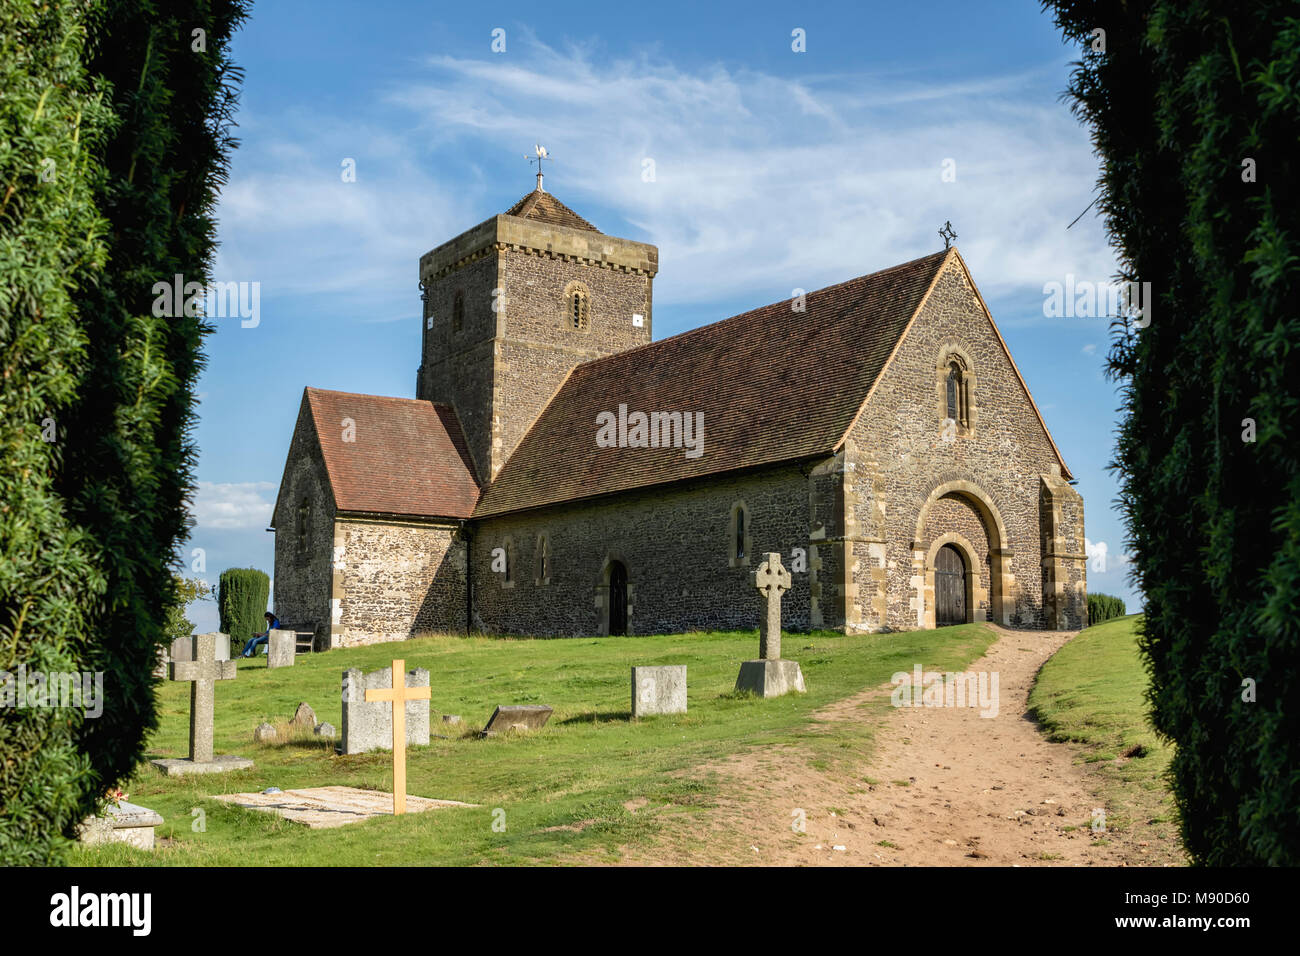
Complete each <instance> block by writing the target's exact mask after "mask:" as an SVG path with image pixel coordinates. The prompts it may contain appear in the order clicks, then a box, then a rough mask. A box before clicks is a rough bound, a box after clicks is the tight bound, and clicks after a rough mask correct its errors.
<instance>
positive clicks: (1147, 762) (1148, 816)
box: [1029, 614, 1175, 839]
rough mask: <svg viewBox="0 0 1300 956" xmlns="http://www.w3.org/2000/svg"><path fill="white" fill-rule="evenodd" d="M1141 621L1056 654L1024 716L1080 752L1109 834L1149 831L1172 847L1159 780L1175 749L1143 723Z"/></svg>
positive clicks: (1116, 624)
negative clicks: (1094, 775) (1093, 774)
mask: <svg viewBox="0 0 1300 956" xmlns="http://www.w3.org/2000/svg"><path fill="white" fill-rule="evenodd" d="M1140 617H1141V615H1138V614H1130V615H1129V616H1127V617H1121V618H1115V619H1113V620H1110V621H1106V622H1104V623H1102V624H1098V625H1095V626H1093V627H1089V628H1087V629H1086V630H1084V631H1082V632H1080V634H1079V636H1078V637H1076V638H1074V639H1073V640H1072V641H1070V642H1069V643H1068V644H1066V645H1065V646H1064V647H1062V648H1061V649H1060V650H1059V651H1057V652H1056V654H1055V655H1053V656H1052V658H1051V659H1050V660H1049V661H1048V662H1047V663H1046V664H1044V665H1043V667H1042V670H1041V671H1040V672H1039V674H1038V679H1037V681H1036V682H1035V684H1034V689H1033V690H1032V691H1031V692H1030V695H1029V711H1030V714H1031V715H1033V716H1034V717H1035V718H1036V719H1037V720H1038V721H1039V722H1040V723H1041V724H1042V726H1043V728H1044V730H1045V731H1046V732H1047V734H1048V737H1049V739H1051V740H1053V741H1069V742H1072V743H1078V744H1083V745H1084V759H1085V760H1086V761H1088V762H1090V763H1093V764H1094V765H1095V766H1096V768H1097V770H1098V771H1099V773H1100V774H1101V776H1102V780H1103V793H1104V796H1105V799H1106V825H1107V828H1108V829H1109V828H1118V829H1124V828H1125V827H1127V826H1130V825H1131V824H1133V823H1134V822H1139V823H1143V824H1154V825H1157V827H1158V830H1157V833H1156V835H1157V836H1159V837H1161V838H1164V839H1172V838H1175V837H1174V829H1173V827H1172V820H1173V819H1174V817H1173V813H1174V810H1173V800H1172V797H1171V795H1170V793H1169V788H1168V784H1167V783H1166V780H1165V772H1166V770H1167V768H1168V766H1169V762H1170V760H1171V759H1172V758H1173V747H1172V746H1171V745H1168V744H1166V743H1164V742H1163V741H1161V740H1160V738H1159V737H1158V736H1157V735H1156V733H1155V731H1154V730H1152V729H1151V723H1150V720H1149V719H1148V717H1147V711H1148V707H1147V702H1146V697H1145V694H1146V688H1147V684H1148V677H1147V674H1146V671H1145V669H1144V668H1143V666H1142V661H1141V658H1140V657H1139V655H1138V646H1137V631H1136V628H1137V623H1138V621H1139V619H1140Z"/></svg>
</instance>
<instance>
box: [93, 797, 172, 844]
mask: <svg viewBox="0 0 1300 956" xmlns="http://www.w3.org/2000/svg"><path fill="white" fill-rule="evenodd" d="M162 822H163V818H162V817H161V816H159V815H158V814H157V813H155V812H154V811H153V810H150V809H149V808H148V807H141V806H137V805H136V804H134V803H127V802H126V801H125V800H123V801H122V802H121V803H117V804H109V806H108V808H107V809H106V810H105V811H104V815H103V816H102V817H89V818H88V819H87V820H86V821H85V822H84V823H82V824H81V826H80V827H78V829H77V839H78V840H80V841H81V842H82V843H84V844H86V845H88V846H94V845H95V844H99V843H126V844H128V845H129V846H133V847H138V848H139V849H141V850H152V849H153V848H154V828H155V827H157V826H159V825H160V824H161V823H162Z"/></svg>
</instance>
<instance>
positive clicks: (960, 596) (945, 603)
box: [934, 544, 966, 627]
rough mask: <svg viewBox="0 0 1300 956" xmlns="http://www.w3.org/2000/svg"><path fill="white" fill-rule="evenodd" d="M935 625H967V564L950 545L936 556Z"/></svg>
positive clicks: (940, 550)
mask: <svg viewBox="0 0 1300 956" xmlns="http://www.w3.org/2000/svg"><path fill="white" fill-rule="evenodd" d="M934 623H935V626H936V627H948V626H949V625H952V624H965V623H966V562H965V561H963V560H962V556H961V552H960V551H958V550H957V549H956V548H954V547H953V546H952V545H950V544H945V545H944V546H943V547H942V548H940V549H939V553H938V554H937V555H935V561H934Z"/></svg>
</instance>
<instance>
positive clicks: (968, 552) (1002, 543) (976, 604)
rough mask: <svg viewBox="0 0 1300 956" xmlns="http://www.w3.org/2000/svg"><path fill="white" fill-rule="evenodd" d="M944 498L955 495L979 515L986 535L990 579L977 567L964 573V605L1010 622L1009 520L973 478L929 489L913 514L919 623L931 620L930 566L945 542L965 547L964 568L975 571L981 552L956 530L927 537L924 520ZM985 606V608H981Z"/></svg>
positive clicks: (979, 615)
mask: <svg viewBox="0 0 1300 956" xmlns="http://www.w3.org/2000/svg"><path fill="white" fill-rule="evenodd" d="M943 498H959V499H961V500H962V501H963V502H964V503H965V504H967V505H969V506H970V507H971V508H972V509H973V510H974V511H975V513H976V514H977V515H978V516H979V518H980V521H981V523H982V524H983V526H984V530H985V533H986V534H987V536H988V556H989V585H988V587H987V588H986V587H985V586H984V584H983V582H982V581H980V579H979V575H978V573H971V574H969V575H968V579H969V580H968V584H967V593H968V605H967V606H968V607H969V608H970V609H971V612H972V620H976V621H984V620H991V621H993V622H995V623H997V624H1002V625H1004V626H1005V625H1009V624H1011V617H1012V615H1013V613H1014V611H1015V606H1016V598H1015V593H1016V592H1015V586H1016V579H1015V572H1014V570H1013V563H1012V558H1013V557H1014V551H1013V550H1012V549H1011V548H1010V546H1009V540H1010V539H1009V538H1008V536H1007V526H1006V523H1005V522H1003V520H1002V515H1001V513H1000V512H999V510H998V507H997V505H995V504H994V503H993V500H992V498H990V497H989V495H988V494H987V493H986V492H985V491H984V489H982V488H980V487H979V486H978V485H977V484H975V483H974V482H971V481H965V480H957V481H945V482H943V483H942V484H940V485H939V486H938V487H936V488H935V489H934V490H933V491H931V492H930V494H929V496H928V497H927V498H926V501H925V504H923V505H922V506H921V510H920V512H919V513H918V514H917V517H916V533H915V534H914V535H913V538H912V569H913V574H912V608H913V610H914V611H915V612H916V615H917V618H916V623H917V627H923V628H932V627H934V626H935V607H934V571H935V556H936V555H937V554H938V551H939V549H940V548H941V547H943V546H944V545H945V544H952V545H954V546H956V547H957V548H958V549H959V550H961V551H963V553H964V554H963V556H964V557H965V558H966V562H967V565H966V566H967V568H969V569H970V570H971V571H972V572H976V571H977V569H979V568H980V567H981V566H982V564H983V560H982V556H981V555H979V554H977V549H976V548H975V547H974V545H972V544H971V542H970V541H969V540H968V539H966V538H965V537H963V536H962V535H960V534H958V533H956V532H946V533H944V534H940V535H937V536H936V537H935V538H934V540H933V541H927V540H925V537H924V536H925V523H926V518H927V517H928V516H929V514H930V511H931V510H932V509H933V508H934V506H935V504H936V502H938V501H940V500H941V499H943ZM985 607H987V611H986V610H985Z"/></svg>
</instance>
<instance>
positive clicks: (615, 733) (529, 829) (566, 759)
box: [70, 625, 993, 866]
mask: <svg viewBox="0 0 1300 956" xmlns="http://www.w3.org/2000/svg"><path fill="white" fill-rule="evenodd" d="M992 639H993V633H992V632H991V631H989V630H988V629H987V628H985V627H983V626H982V625H966V626H963V627H951V628H943V629H941V630H936V631H915V632H907V633H900V634H883V635H867V636H852V637H845V636H842V635H838V634H833V633H815V634H812V635H807V634H787V635H786V637H785V639H784V650H785V652H786V655H787V656H788V657H790V658H792V659H794V660H798V661H800V663H801V666H802V668H803V671H804V676H805V679H806V681H807V685H808V693H807V694H802V695H798V694H796V695H790V696H787V697H783V698H778V699H775V700H763V699H760V698H753V697H743V696H742V697H737V696H735V695H733V694H732V689H733V687H734V685H735V680H736V673H737V671H738V670H739V666H740V662H741V661H742V660H746V659H749V658H752V657H753V656H754V654H755V651H756V649H757V638H756V636H755V635H754V634H753V633H741V634H737V633H722V634H719V633H710V634H688V635H666V636H654V637H633V638H627V637H612V638H574V639H564V640H532V639H498V638H483V637H475V638H465V637H426V638H416V639H412V640H409V641H405V642H402V643H397V644H381V645H375V646H371V647H363V648H356V649H351V650H339V651H331V652H329V653H327V654H318V655H306V656H303V657H300V658H299V659H298V661H297V663H296V664H295V665H294V666H293V667H292V668H281V669H277V670H267V669H266V666H265V664H264V663H263V661H262V660H258V661H250V662H241V664H240V668H239V677H238V679H237V680H234V681H224V682H221V683H219V684H218V685H217V710H216V741H215V743H216V752H217V753H229V754H238V755H241V756H245V757H251V758H253V759H254V760H255V761H256V766H255V767H254V768H253V769H251V770H245V771H239V772H237V773H228V774H221V775H211V776H198V777H183V778H168V777H163V776H162V775H161V774H159V773H158V772H157V771H155V770H154V769H153V768H152V767H150V766H149V765H148V764H147V763H144V764H142V765H141V766H140V768H138V769H137V772H136V775H135V777H134V779H133V780H132V781H130V783H129V784H128V785H127V786H126V788H125V789H127V790H128V792H129V794H130V799H131V801H132V802H133V803H139V804H142V805H144V806H147V807H150V808H151V809H154V810H156V811H158V812H159V813H161V814H162V815H163V817H164V819H165V821H166V822H165V823H164V824H163V825H162V826H160V827H159V828H158V831H157V834H158V837H159V839H160V847H159V849H158V850H156V851H155V852H153V853H145V852H142V851H136V850H131V849H128V848H126V847H124V846H121V845H113V846H107V847H93V848H79V849H77V850H76V851H74V855H73V858H72V860H71V861H70V862H72V863H74V864H77V865H132V864H138V865H168V864H173V865H187V866H193V865H199V866H222V865H250V864H253V865H258V864H262V865H277V866H284V865H304V866H309V865H380V864H382V865H394V864H414V865H421V864H460V865H475V864H500V863H507V864H509V863H516V864H523V863H536V862H556V861H560V862H563V861H566V860H568V859H572V858H575V857H577V856H578V855H582V856H583V857H584V858H588V859H590V858H592V854H595V856H596V858H604V857H605V855H613V854H616V853H617V852H618V849H619V847H621V846H630V845H648V844H652V843H653V841H654V840H655V839H656V836H657V835H658V834H659V833H660V831H661V828H663V827H666V826H674V825H678V826H680V825H682V824H683V823H686V824H688V825H689V823H690V822H691V821H693V820H694V819H696V817H697V816H698V814H699V813H700V812H701V811H702V810H703V809H705V808H707V807H708V806H709V805H710V803H711V801H712V800H713V799H714V797H715V796H716V794H717V792H718V786H719V780H718V777H717V775H716V774H715V773H713V772H711V771H708V770H707V768H708V767H709V766H713V765H716V764H717V763H719V762H720V761H722V760H724V759H725V758H726V757H727V756H729V755H730V754H732V753H735V752H737V751H739V750H742V749H745V748H760V747H761V748H768V747H781V746H796V747H798V748H799V749H800V751H801V752H802V753H805V754H807V755H808V756H809V757H810V759H814V760H816V761H818V762H819V764H820V765H823V766H826V767H828V768H830V769H832V770H835V769H839V768H841V767H844V768H846V772H848V770H851V769H852V766H853V765H854V764H856V763H857V762H858V761H859V760H860V759H861V758H864V757H865V756H866V755H867V754H869V752H870V746H871V738H872V735H873V732H874V730H875V728H876V727H878V726H879V724H880V723H881V722H882V721H883V720H884V719H887V713H888V711H889V706H888V695H887V694H885V695H883V696H882V699H881V700H880V701H879V702H878V703H876V704H873V705H872V706H870V707H866V708H864V709H862V710H860V711H859V713H860V715H861V716H860V718H859V719H858V720H854V721H844V720H840V721H835V722H829V721H821V720H818V719H816V718H815V717H814V716H813V715H814V713H815V712H816V711H817V710H819V709H820V708H823V707H825V706H826V705H828V704H830V703H832V702H834V701H836V700H839V699H841V698H844V697H848V696H851V695H853V694H855V693H857V692H859V691H861V690H863V689H864V688H868V687H875V686H878V685H881V684H885V683H887V682H888V681H889V678H890V675H891V674H893V673H894V672H896V671H910V669H911V667H912V665H913V663H914V662H915V661H917V660H920V661H924V663H925V665H926V666H927V667H931V666H933V667H935V668H937V669H943V670H962V669H965V667H966V666H967V665H968V664H969V663H970V662H971V661H972V660H974V659H976V658H978V657H979V656H980V655H981V654H983V652H984V650H985V648H986V647H987V646H988V645H989V643H990V642H991V641H992ZM399 655H400V656H401V657H402V658H403V659H404V660H405V661H406V666H407V667H408V668H412V667H427V668H428V669H429V671H430V674H431V684H432V711H433V717H432V721H431V724H432V728H431V729H432V732H433V733H435V734H438V733H449V734H453V733H462V734H463V735H462V736H456V737H454V739H448V740H434V741H433V742H432V743H431V744H430V746H428V747H419V748H413V749H410V750H408V752H407V753H408V759H407V792H408V793H410V794H413V795H416V796H423V797H434V798H440V799H449V800H461V801H465V802H468V803H473V804H477V805H478V807H476V808H474V809H447V810H435V811H432V812H426V813H419V814H408V815H406V816H404V817H400V818H393V817H382V818H377V819H373V820H369V821H366V822H364V823H358V824H352V825H350V826H346V827H340V828H338V829H331V830H311V829H308V828H306V827H303V826H301V825H299V824H295V823H290V822H288V821H285V820H282V819H280V818H278V817H275V816H273V815H271V814H267V813H261V812H256V811H251V810H243V809H240V808H237V807H231V806H228V805H225V804H222V803H220V802H218V801H214V800H210V799H208V797H209V795H210V794H214V793H237V792H247V791H257V790H262V789H264V788H266V787H271V786H275V787H279V788H281V789H283V790H288V789H291V788H299V787H315V786H328V785H343V786H353V787H366V788H374V789H382V790H388V789H389V788H390V787H391V780H392V778H391V760H390V755H389V754H388V753H387V752H382V753H376V754H366V755H356V756H347V757H344V756H339V755H336V754H334V752H333V748H332V746H331V745H329V744H326V743H325V742H323V741H320V740H317V739H314V738H310V737H309V738H306V739H298V740H289V741H284V742H280V743H277V744H271V745H257V744H254V743H253V741H252V732H253V728H254V727H256V726H257V725H258V724H259V723H261V722H262V721H269V722H271V723H277V722H282V721H284V720H285V719H287V718H288V717H289V716H290V715H292V713H293V710H294V707H295V706H296V705H297V703H298V702H299V701H307V702H308V703H309V704H310V705H311V706H312V707H313V708H314V709H315V711H316V715H317V719H318V720H321V721H328V722H329V723H331V724H334V725H335V726H336V727H339V726H340V725H341V702H340V682H341V674H342V671H343V670H345V669H347V668H349V667H360V668H362V669H364V670H366V671H371V670H376V669H378V668H381V667H387V666H389V664H390V662H391V661H392V659H393V658H394V657H396V656H399ZM632 664H647V665H650V664H686V665H687V666H688V668H689V670H688V675H689V684H688V701H689V708H690V709H689V713H687V714H684V715H674V716H665V717H657V718H651V719H647V720H642V721H637V722H633V721H632V720H630V718H629V696H630V678H629V671H628V668H629V666H630V665H632ZM530 703H531V704H548V705H550V706H551V707H553V708H554V709H555V713H554V715H553V716H552V718H551V721H550V723H549V725H548V726H547V727H546V728H545V729H543V730H542V731H540V732H538V733H535V734H531V735H527V736H518V735H508V736H504V737H497V738H491V739H487V740H479V739H477V738H475V737H473V736H472V735H471V733H470V732H471V731H473V730H475V729H478V728H481V727H482V726H483V724H484V723H485V722H486V720H487V718H488V716H489V715H490V714H491V712H492V708H493V707H495V706H496V705H497V704H530ZM159 708H160V714H161V723H160V727H159V729H158V731H157V732H156V733H155V734H154V735H153V737H152V738H151V740H150V752H149V756H150V757H156V756H185V755H186V753H187V752H188V720H189V717H188V713H189V692H188V687H187V685H184V684H179V683H171V682H164V683H163V685H162V686H161V687H160V688H159ZM443 713H450V714H459V715H461V716H462V718H463V720H464V727H463V728H462V730H460V731H449V730H447V729H446V726H445V725H444V724H443V723H442V722H441V720H440V719H439V716H438V715H439V714H443ZM859 773H860V771H859ZM631 801H637V803H638V804H640V803H641V801H644V804H643V805H639V806H638V805H637V804H633V809H629V808H627V807H625V806H624V804H625V803H629V802H631ZM498 808H499V809H501V810H504V811H505V818H504V819H505V829H504V831H501V830H499V829H496V830H494V829H493V821H494V813H493V811H494V810H496V809H498ZM193 810H201V811H202V812H203V816H204V823H205V826H206V829H205V830H204V831H203V832H194V831H193V829H192V826H191V824H192V823H195V824H197V821H198V817H197V816H196V815H193V814H192V811H193ZM495 819H500V814H497V815H496V816H495Z"/></svg>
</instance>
